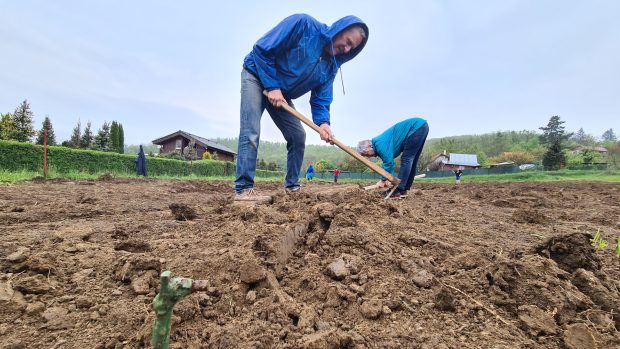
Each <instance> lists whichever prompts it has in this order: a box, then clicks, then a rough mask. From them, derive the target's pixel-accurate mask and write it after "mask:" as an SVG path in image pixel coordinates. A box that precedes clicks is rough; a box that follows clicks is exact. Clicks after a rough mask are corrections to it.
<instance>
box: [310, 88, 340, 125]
mask: <svg viewBox="0 0 620 349" xmlns="http://www.w3.org/2000/svg"><path fill="white" fill-rule="evenodd" d="M334 78H335V77H332V78H331V80H329V81H328V82H326V83H324V84H323V85H321V86H319V87H317V88H315V89H313V90H312V93H311V94H310V108H311V110H312V121H314V123H315V124H317V125H319V126H320V125H321V124H328V125H331V123H330V115H329V106H330V105H331V104H332V101H333V99H334V95H333V90H334Z"/></svg>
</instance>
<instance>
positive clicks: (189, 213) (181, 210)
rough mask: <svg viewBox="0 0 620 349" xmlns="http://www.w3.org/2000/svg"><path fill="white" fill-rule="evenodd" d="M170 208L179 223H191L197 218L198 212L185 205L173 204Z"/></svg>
mask: <svg viewBox="0 0 620 349" xmlns="http://www.w3.org/2000/svg"><path fill="white" fill-rule="evenodd" d="M168 207H169V208H170V211H172V215H173V216H174V218H175V219H176V220H177V221H191V220H192V219H194V218H196V216H197V215H196V210H194V209H193V208H191V207H189V206H187V205H185V204H178V203H172V204H170V206H168Z"/></svg>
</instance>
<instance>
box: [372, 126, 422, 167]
mask: <svg viewBox="0 0 620 349" xmlns="http://www.w3.org/2000/svg"><path fill="white" fill-rule="evenodd" d="M425 123H426V120H424V119H420V118H411V119H407V120H404V121H401V122H399V123H397V124H396V125H394V126H392V127H390V128H388V129H387V130H385V132H383V133H382V134H380V135H378V136H377V137H375V138H373V139H372V140H371V141H372V146H373V148H374V149H375V153H376V154H377V156H378V157H380V158H381V161H383V169H384V170H386V171H387V172H388V173H391V174H394V159H395V158H397V157H398V156H399V155H400V154H401V153H402V152H403V148H404V144H405V139H407V137H409V136H410V135H412V134H413V133H414V132H415V131H417V130H418V129H419V128H420V127H422V125H424V124H425Z"/></svg>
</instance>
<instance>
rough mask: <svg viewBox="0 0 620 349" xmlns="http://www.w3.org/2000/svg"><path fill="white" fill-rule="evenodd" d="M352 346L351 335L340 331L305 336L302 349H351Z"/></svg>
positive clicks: (320, 332)
mask: <svg viewBox="0 0 620 349" xmlns="http://www.w3.org/2000/svg"><path fill="white" fill-rule="evenodd" d="M352 344H353V338H352V337H351V335H349V334H347V333H345V332H342V331H340V330H325V331H319V332H316V333H312V334H309V335H306V336H304V337H303V338H302V345H301V347H302V348H304V349H320V348H350V347H351V345H352Z"/></svg>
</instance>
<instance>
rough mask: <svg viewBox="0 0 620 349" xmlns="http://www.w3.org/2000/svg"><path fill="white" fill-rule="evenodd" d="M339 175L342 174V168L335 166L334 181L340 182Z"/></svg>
mask: <svg viewBox="0 0 620 349" xmlns="http://www.w3.org/2000/svg"><path fill="white" fill-rule="evenodd" d="M338 176H340V170H339V169H338V168H334V183H338Z"/></svg>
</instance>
